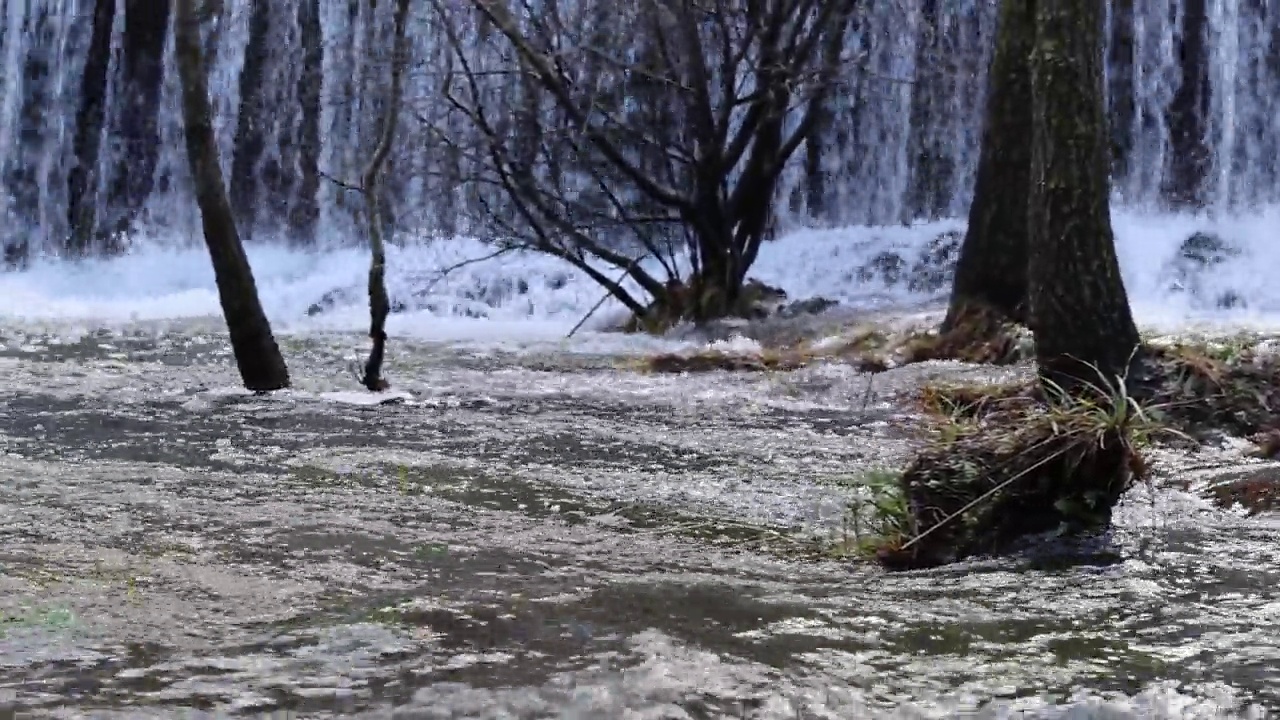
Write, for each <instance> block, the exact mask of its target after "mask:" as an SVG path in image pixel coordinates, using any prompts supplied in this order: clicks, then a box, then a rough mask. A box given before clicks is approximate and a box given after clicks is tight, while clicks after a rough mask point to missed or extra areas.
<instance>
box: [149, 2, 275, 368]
mask: <svg viewBox="0 0 1280 720" xmlns="http://www.w3.org/2000/svg"><path fill="white" fill-rule="evenodd" d="M174 2H175V6H176V8H175V9H176V12H175V17H174V52H175V55H176V59H177V64H178V73H179V76H180V79H181V83H182V120H183V125H184V126H185V129H186V145H187V161H188V163H189V164H190V166H191V178H192V181H193V183H194V185H195V191H196V202H197V203H198V204H199V206H200V219H201V222H202V224H203V226H204V240H205V244H206V245H207V246H208V248H209V256H210V258H211V259H212V261H213V272H214V276H215V277H216V279H217V284H218V297H219V299H220V300H221V303H222V312H223V315H224V316H225V317H226V320H227V329H228V330H229V331H230V335H231V350H232V353H233V354H234V355H235V358H236V365H237V366H238V367H239V370H240V377H241V378H242V379H243V381H244V385H245V387H246V388H248V389H250V390H255V391H266V390H279V389H281V388H286V387H289V371H288V369H287V368H286V367H285V363H284V358H283V357H282V356H281V355H280V348H279V347H278V346H277V345H276V341H275V337H274V336H273V335H272V333H271V324H270V323H269V322H268V321H267V316H266V313H265V312H263V310H262V303H261V302H260V301H259V300H258V289H257V285H256V284H255V282H254V279H253V270H252V268H250V267H249V259H248V258H247V257H246V256H245V253H244V247H243V246H242V245H241V243H240V236H239V234H238V233H237V232H236V224H235V218H234V216H233V215H232V212H231V204H230V202H229V201H228V199H227V193H226V187H225V185H224V182H223V178H222V167H221V165H219V163H218V146H217V141H216V139H215V138H214V134H213V121H212V117H213V109H212V108H211V107H210V104H209V88H208V81H207V79H206V77H205V69H204V67H203V60H202V58H201V49H200V24H199V20H198V19H197V17H196V11H195V7H194V5H195V0H174Z"/></svg>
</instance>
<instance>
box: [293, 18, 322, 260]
mask: <svg viewBox="0 0 1280 720" xmlns="http://www.w3.org/2000/svg"><path fill="white" fill-rule="evenodd" d="M298 31H299V34H300V35H301V38H302V72H301V74H300V75H299V76H298V104H299V106H301V111H302V112H301V114H300V115H299V120H298V172H299V174H300V175H301V177H300V178H299V182H298V196H297V198H296V200H295V201H294V205H293V209H292V211H291V212H290V214H289V231H290V234H291V235H292V236H293V240H294V242H297V243H301V244H307V245H312V244H314V243H315V241H316V225H317V223H318V221H319V218H320V206H319V198H318V194H319V192H320V147H321V146H320V112H321V106H320V90H321V83H322V82H323V80H324V67H323V65H324V34H323V31H322V29H321V27H320V0H301V1H300V2H299V3H298Z"/></svg>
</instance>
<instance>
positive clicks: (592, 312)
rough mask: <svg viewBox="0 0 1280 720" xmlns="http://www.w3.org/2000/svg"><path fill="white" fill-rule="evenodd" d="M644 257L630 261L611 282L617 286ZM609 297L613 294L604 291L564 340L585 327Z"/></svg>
mask: <svg viewBox="0 0 1280 720" xmlns="http://www.w3.org/2000/svg"><path fill="white" fill-rule="evenodd" d="M646 257H648V255H647V254H646V255H641V256H640V257H638V258H636V259H635V260H632V261H631V264H630V265H628V266H627V267H626V268H625V269H624V270H623V271H622V274H621V275H619V276H618V279H617V280H614V281H613V284H614V285H617V284H618V283H620V282H622V279H623V278H625V277H626V276H627V274H628V273H630V272H631V271H632V270H633V269H634V268H635V266H636V265H638V264H640V261H641V260H643V259H645V258H646ZM610 295H613V293H612V292H609V291H608V290H606V291H605V293H604V295H602V296H601V297H600V299H599V300H597V301H596V304H595V305H593V306H591V309H590V310H588V311H587V314H586V315H583V316H582V319H581V320H579V321H578V324H577V325H574V326H573V329H572V330H570V331H569V334H568V335H565V336H564V337H565V339H566V340H568V339H569V338H571V337H573V336H574V334H576V333H577V332H578V330H579V329H581V328H582V326H583V325H585V324H586V322H587V321H588V320H590V319H591V316H592V315H595V314H596V311H597V310H599V309H600V306H601V305H604V301H605V300H608V299H609V296H610Z"/></svg>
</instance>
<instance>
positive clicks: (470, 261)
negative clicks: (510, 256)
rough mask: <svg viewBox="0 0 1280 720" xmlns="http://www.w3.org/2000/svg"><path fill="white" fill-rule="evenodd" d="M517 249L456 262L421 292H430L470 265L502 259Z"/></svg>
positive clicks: (441, 272) (443, 270) (498, 251)
mask: <svg viewBox="0 0 1280 720" xmlns="http://www.w3.org/2000/svg"><path fill="white" fill-rule="evenodd" d="M516 249H517V248H515V247H504V248H502V249H500V250H496V251H494V252H491V253H489V254H488V255H482V256H480V257H477V258H468V259H466V260H462V261H460V262H456V263H454V264H452V265H449V266H447V267H445V268H443V269H442V270H440V271H439V273H438V274H437V275H436V276H435V277H434V278H432V279H431V282H429V283H427V285H426V287H424V288H422V290H421V291H420V292H426V291H428V290H430V289H431V288H433V287H435V286H436V283H438V282H440V281H442V280H444V279H445V278H446V277H448V276H449V275H450V274H452V273H453V272H455V271H457V270H461V269H462V268H464V267H466V266H468V265H475V264H476V263H482V262H485V261H487V260H493V259H494V258H498V257H501V256H503V255H506V254H507V253H509V252H512V251H514V250H516Z"/></svg>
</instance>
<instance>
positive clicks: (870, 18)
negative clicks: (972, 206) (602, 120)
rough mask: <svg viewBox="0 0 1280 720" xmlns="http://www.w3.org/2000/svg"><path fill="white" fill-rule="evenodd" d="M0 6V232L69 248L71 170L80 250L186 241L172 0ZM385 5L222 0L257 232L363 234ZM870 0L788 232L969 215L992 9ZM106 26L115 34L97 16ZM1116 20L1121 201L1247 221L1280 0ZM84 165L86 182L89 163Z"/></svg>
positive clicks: (234, 139)
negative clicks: (93, 122)
mask: <svg viewBox="0 0 1280 720" xmlns="http://www.w3.org/2000/svg"><path fill="white" fill-rule="evenodd" d="M0 3H2V5H0V7H2V8H3V10H2V11H0V23H2V25H0V63H2V67H0V218H3V221H4V226H3V228H0V242H3V243H4V244H5V245H6V246H16V245H19V244H21V243H31V245H32V247H33V249H36V250H54V251H61V250H62V249H63V248H65V247H68V240H67V238H68V237H72V236H75V235H76V232H75V227H73V226H74V225H75V223H74V222H73V221H72V219H71V216H72V215H74V212H69V211H68V206H69V203H70V204H75V203H73V200H74V198H72V197H71V194H72V191H71V190H70V189H69V187H71V186H72V185H74V184H75V183H76V182H80V183H82V184H83V185H84V187H85V188H87V189H86V190H84V191H83V194H84V197H85V198H88V200H84V201H77V202H79V204H77V205H76V207H79V206H81V205H83V206H85V207H89V208H91V211H92V216H91V217H90V220H89V221H81V225H84V226H85V227H87V228H89V230H84V231H83V233H82V242H83V244H84V246H85V247H91V248H94V249H101V248H103V247H109V246H110V245H111V244H112V243H113V242H118V239H113V237H115V236H116V235H118V234H119V233H120V232H122V231H123V232H131V231H147V232H148V233H150V234H153V235H155V236H159V237H164V238H168V239H169V241H172V242H187V241H189V240H190V239H191V238H194V237H196V235H197V232H198V225H197V224H196V222H195V217H196V216H195V212H194V204H193V203H192V202H191V200H190V194H189V192H188V180H187V176H186V163H185V155H184V148H183V144H182V128H181V123H180V117H179V106H178V105H179V104H178V87H177V78H176V73H175V72H174V67H173V62H172V58H171V57H170V53H171V49H170V43H171V40H170V39H169V38H170V36H171V33H169V32H167V30H166V28H167V23H168V11H167V5H168V3H167V2H162V1H161V0H0ZM386 5H387V4H386V3H382V4H381V7H379V6H378V4H373V5H371V4H370V3H369V2H367V1H366V0H324V1H323V2H319V1H317V0H299V2H296V3H272V2H255V1H254V0H215V1H211V2H210V3H209V5H208V7H209V8H210V19H209V21H208V22H207V23H206V27H205V31H206V35H207V43H206V47H207V53H208V56H209V60H210V87H211V89H212V92H213V95H214V97H213V100H214V107H215V110H216V112H217V117H216V123H215V124H216V132H217V136H218V138H219V141H220V144H221V147H222V160H223V163H224V171H225V173H226V175H227V177H228V182H229V184H230V185H231V194H232V200H233V204H235V205H236V209H237V213H238V215H239V216H240V218H241V219H242V220H244V221H245V225H246V226H247V227H248V230H251V231H252V232H253V236H254V237H264V238H265V237H278V236H281V235H290V234H293V235H296V236H298V237H304V238H307V239H308V241H312V240H314V238H316V237H319V238H321V239H337V240H339V241H341V240H342V239H344V238H349V237H350V236H351V235H352V228H353V227H358V225H353V224H352V221H353V217H354V216H353V213H358V212H359V208H360V199H359V197H358V196H357V194H355V193H353V192H352V191H351V190H350V189H349V188H344V187H343V186H342V185H341V183H342V182H348V183H350V182H353V181H354V180H355V179H356V178H357V177H358V175H359V170H360V167H361V165H362V164H363V162H364V158H365V157H366V155H367V152H368V150H369V147H370V145H371V142H372V135H373V130H374V127H375V125H376V122H377V118H378V109H379V106H380V103H379V98H380V93H381V92H382V91H383V86H384V85H385V81H384V80H383V77H384V75H385V56H386V50H385V48H386V46H387V45H388V43H387V42H386V38H387V33H388V24H389V14H388V8H387V7H386ZM426 5H427V4H426V3H424V4H423V7H422V8H421V12H420V14H419V16H418V17H416V18H415V20H414V26H413V33H414V35H415V37H416V38H417V39H418V43H419V47H418V52H417V55H416V58H417V60H418V61H419V63H418V66H417V67H415V68H414V70H413V72H411V76H410V82H409V93H410V96H411V98H412V101H411V103H410V106H411V107H412V108H413V111H414V112H415V113H419V114H429V113H430V112H431V108H432V107H433V103H435V104H439V102H440V101H439V98H438V84H437V83H436V80H435V78H436V76H437V75H438V74H439V73H436V74H434V75H433V72H432V71H433V69H438V66H439V64H438V63H437V62H435V61H436V60H438V59H439V58H440V57H441V56H442V54H441V52H440V50H439V48H435V47H433V46H432V37H433V34H432V32H431V28H430V27H429V18H428V17H427V8H426V7H425V6H426ZM865 5H866V7H867V9H866V10H865V11H864V13H863V14H862V16H861V17H860V19H859V21H858V26H857V29H856V32H855V33H853V34H852V36H851V38H850V45H851V47H850V48H849V49H850V53H851V55H852V56H853V57H854V58H855V63H854V66H853V68H852V69H851V70H850V72H849V73H848V76H847V77H846V78H844V80H843V83H844V86H843V88H842V90H841V92H840V93H839V94H838V96H837V97H835V98H834V99H833V100H832V101H831V103H830V107H829V108H828V112H827V115H826V118H825V120H824V123H823V128H822V132H821V133H820V135H819V137H818V138H817V139H816V140H815V142H814V144H813V147H812V148H810V149H808V150H804V151H802V152H801V153H799V154H798V155H797V157H796V158H795V159H794V161H793V167H792V168H791V170H790V172H789V175H788V177H787V178H786V182H785V183H784V187H783V189H782V198H781V199H780V200H781V206H782V208H783V214H784V216H786V217H787V219H788V221H789V222H792V223H793V224H794V223H796V222H801V221H803V222H810V223H812V222H816V223H818V224H822V225H828V226H838V225H863V224H876V225H879V224H896V223H902V222H905V221H912V220H936V219H943V218H948V217H958V216H963V215H964V213H965V210H966V207H967V204H968V201H969V195H970V193H971V192H972V187H973V181H972V176H973V170H974V167H975V166H976V162H977V155H978V148H979V142H980V137H981V117H982V109H983V105H984V99H983V95H984V87H985V73H986V68H987V64H988V61H989V57H990V49H991V45H992V37H993V34H994V32H995V6H996V3H995V2H994V0H949V1H943V0H892V1H890V2H876V3H866V4H865ZM107 17H109V19H110V23H109V27H106V26H104V27H102V28H98V27H97V26H96V25H95V18H107ZM1107 22H1108V29H1107V34H1108V37H1109V42H1110V46H1109V47H1108V49H1107V92H1108V95H1109V102H1110V106H1111V117H1112V135H1113V145H1114V146H1115V153H1114V163H1113V168H1114V188H1115V193H1116V196H1117V198H1118V199H1119V201H1120V203H1121V204H1122V205H1123V206H1125V207H1129V208H1148V209H1149V208H1158V207H1175V208H1176V207H1179V206H1180V203H1181V204H1183V205H1185V204H1186V203H1187V200H1186V198H1189V197H1193V196H1194V197H1198V198H1199V199H1200V200H1199V203H1200V205H1201V206H1203V207H1207V208H1209V209H1210V210H1211V211H1214V212H1216V213H1218V214H1222V213H1227V214H1231V213H1239V212H1242V211H1245V210H1248V209H1250V208H1258V207H1261V206H1266V205H1269V204H1272V203H1275V202H1277V200H1278V199H1280V197H1278V196H1280V178H1277V166H1276V163H1277V159H1276V158H1277V153H1278V152H1280V107H1278V104H1280V6H1278V5H1276V4H1275V3H1267V2H1264V1H1263V0H1113V2H1112V3H1111V8H1110V12H1109V14H1108V20H1107ZM148 23H149V24H150V25H148ZM153 26H154V27H153ZM1197 39H1199V41H1197ZM95 43H99V46H105V47H106V48H107V49H108V53H109V56H107V58H106V59H107V60H109V62H108V63H107V64H106V65H103V66H100V67H97V68H96V71H97V73H98V74H99V75H101V76H102V77H103V79H104V80H103V83H102V89H101V93H102V97H103V100H102V107H103V109H102V112H101V115H102V117H101V120H100V121H99V123H98V126H92V128H94V129H92V130H91V131H90V132H83V131H80V134H81V135H83V136H84V138H83V139H81V140H77V133H78V129H79V128H80V126H81V125H84V124H85V123H86V122H87V121H86V120H85V118H90V119H91V118H92V113H86V111H85V109H84V107H83V106H84V105H85V103H84V101H83V96H84V93H85V92H86V90H85V88H86V87H89V86H92V85H93V83H92V82H88V83H87V82H86V77H88V78H90V80H92V79H93V78H95V77H97V75H94V74H92V73H93V72H94V71H95V66H94V62H93V60H94V58H95V57H96V59H97V61H98V62H101V61H102V60H103V57H104V56H103V55H102V54H101V53H98V54H97V55H96V56H95V54H94V53H93V52H91V50H92V49H93V48H94V47H95ZM157 52H158V53H159V56H160V62H159V65H158V66H156V64H155V59H156V54H157ZM153 66H154V67H153ZM316 78H319V80H320V82H319V83H317V82H315V80H316ZM317 85H318V88H317ZM406 126H407V127H409V128H410V129H407V130H406V131H405V132H404V133H403V134H402V136H401V138H400V141H399V143H398V147H397V149H396V152H395V154H394V155H393V159H392V166H393V167H392V175H393V176H394V182H392V183H391V184H390V189H389V191H388V192H389V193H390V195H391V197H389V198H388V200H389V204H390V207H391V208H392V216H393V219H394V220H393V221H394V222H395V223H396V225H397V226H398V227H399V228H401V229H405V230H410V229H412V230H420V231H435V232H443V233H450V232H453V231H455V230H457V229H458V228H460V227H463V226H465V224H466V221H467V208H466V200H465V198H464V197H463V196H462V195H461V193H460V191H459V189H458V188H457V187H453V186H451V185H450V184H449V183H446V182H443V181H441V180H440V177H441V176H442V174H443V173H442V172H441V170H442V168H445V167H447V166H449V165H450V164H451V163H452V164H455V165H456V163H458V162H459V160H458V158H457V157H456V155H451V154H450V152H449V151H447V150H446V149H443V148H441V147H440V146H439V145H438V144H432V143H431V142H430V141H429V138H428V136H427V134H426V133H424V132H422V131H421V128H419V129H418V130H417V131H415V130H414V129H412V127H413V123H412V122H410V123H406ZM458 131H459V132H465V128H459V129H458ZM95 142H96V143H97V146H95V144H94V143H95ZM98 146H100V147H98ZM95 147H96V148H97V149H96V150H95V149H94V148H95ZM78 158H90V161H89V162H81V161H79V160H78ZM86 166H87V167H86ZM77 167H80V172H81V174H82V176H83V177H82V178H81V179H80V180H76V179H75V178H72V177H71V176H72V175H73V174H74V173H75V171H76V170H75V169H76V168H77ZM335 181H336V182H335ZM454 185H456V183H454ZM90 230H91V231H92V233H90ZM247 232H248V231H247Z"/></svg>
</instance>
